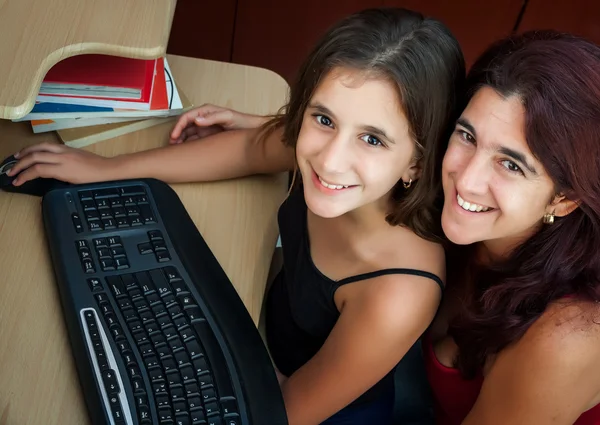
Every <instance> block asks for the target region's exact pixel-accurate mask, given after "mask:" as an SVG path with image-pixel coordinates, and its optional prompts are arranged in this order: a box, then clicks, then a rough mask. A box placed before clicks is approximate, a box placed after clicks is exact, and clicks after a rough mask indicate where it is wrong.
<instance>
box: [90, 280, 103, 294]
mask: <svg viewBox="0 0 600 425" xmlns="http://www.w3.org/2000/svg"><path fill="white" fill-rule="evenodd" d="M87 282H88V285H89V286H90V289H91V290H92V292H95V291H101V290H102V284H101V283H100V279H98V278H95V277H92V278H89V279H88V280H87Z"/></svg>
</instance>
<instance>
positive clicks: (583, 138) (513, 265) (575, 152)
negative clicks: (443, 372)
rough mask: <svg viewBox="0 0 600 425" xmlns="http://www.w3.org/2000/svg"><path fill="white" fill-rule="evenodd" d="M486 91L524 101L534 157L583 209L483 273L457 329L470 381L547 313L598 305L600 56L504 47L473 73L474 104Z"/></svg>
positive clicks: (536, 40) (552, 41)
mask: <svg viewBox="0 0 600 425" xmlns="http://www.w3.org/2000/svg"><path fill="white" fill-rule="evenodd" d="M481 87H491V88H493V89H494V90H496V91H497V92H498V93H499V94H500V95H502V96H504V97H509V96H516V97H518V98H519V99H520V101H521V102H522V104H523V106H524V109H525V114H526V123H525V129H524V131H525V136H526V139H527V143H528V145H529V148H530V149H531V151H532V152H533V154H534V155H535V156H536V158H537V159H538V160H539V161H540V162H541V163H542V165H543V166H544V169H545V170H546V172H547V173H548V175H549V176H550V178H551V179H552V181H553V182H554V184H555V191H556V193H557V194H563V195H565V196H566V197H567V198H568V199H571V200H574V201H577V202H578V204H579V207H578V208H577V209H576V210H574V211H573V212H572V213H570V214H568V215H567V216H565V217H557V218H556V219H555V222H554V224H551V225H543V227H542V228H541V230H540V231H539V232H538V233H537V234H535V235H534V236H533V237H531V238H530V239H528V240H527V241H526V242H525V243H523V244H522V245H521V246H519V247H518V248H517V249H516V250H514V251H513V252H512V254H511V256H510V258H508V259H507V260H506V261H504V262H502V264H495V265H493V266H491V267H486V268H485V269H483V270H479V271H477V272H476V274H475V282H474V288H475V291H476V292H475V294H474V297H473V299H472V300H471V301H470V302H467V303H466V306H467V307H466V310H465V311H464V312H463V314H462V315H459V316H458V318H457V319H456V320H455V321H454V322H453V323H451V326H450V334H451V336H452V337H453V338H454V340H455V341H456V343H457V344H458V346H459V353H460V354H459V357H458V359H457V366H458V367H459V369H461V371H462V372H463V375H464V376H466V377H473V376H474V375H475V374H476V373H477V371H478V370H480V368H481V367H482V366H483V364H484V362H485V359H486V358H487V357H488V356H490V355H493V354H495V353H498V352H499V351H500V350H502V349H503V348H505V347H506V346H508V345H509V344H511V343H513V342H515V341H517V340H518V339H519V338H521V337H522V336H523V334H524V333H525V331H527V329H528V328H529V327H530V326H531V324H532V323H533V322H534V321H535V320H536V319H538V318H539V317H540V315H541V314H542V313H543V312H544V310H545V309H546V308H547V306H548V304H549V303H551V302H553V301H556V300H558V299H560V298H562V297H564V296H566V295H575V296H577V297H579V298H580V299H584V300H591V301H598V300H600V250H599V248H600V47H599V46H597V45H595V44H593V43H591V42H589V41H586V40H584V39H581V38H577V37H574V36H571V35H567V34H561V33H557V32H554V31H537V32H530V33H526V34H523V35H519V36H514V37H511V38H508V39H505V40H502V41H500V42H498V43H496V44H495V45H492V46H491V47H490V48H489V49H488V50H487V51H486V52H485V53H484V54H483V55H482V56H481V57H480V58H479V60H478V61H477V62H476V63H475V64H474V65H473V67H472V69H471V71H470V72H469V75H468V77H467V100H468V99H469V98H471V97H472V96H473V95H474V94H475V93H476V92H477V90H479V89H480V88H481Z"/></svg>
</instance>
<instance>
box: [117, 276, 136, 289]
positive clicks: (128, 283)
mask: <svg viewBox="0 0 600 425" xmlns="http://www.w3.org/2000/svg"><path fill="white" fill-rule="evenodd" d="M121 280H122V281H123V283H124V284H125V287H126V288H127V290H130V289H132V288H137V282H136V281H135V279H134V278H133V275H132V274H122V275H121Z"/></svg>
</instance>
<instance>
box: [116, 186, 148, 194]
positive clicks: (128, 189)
mask: <svg viewBox="0 0 600 425" xmlns="http://www.w3.org/2000/svg"><path fill="white" fill-rule="evenodd" d="M120 192H121V195H145V194H146V190H145V189H144V186H139V185H136V186H124V187H122V188H121V190H120Z"/></svg>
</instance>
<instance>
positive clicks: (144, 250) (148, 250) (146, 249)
mask: <svg viewBox="0 0 600 425" xmlns="http://www.w3.org/2000/svg"><path fill="white" fill-rule="evenodd" d="M138 251H139V252H140V254H142V255H146V254H152V253H153V252H154V250H153V249H152V245H150V242H145V243H141V244H139V245H138Z"/></svg>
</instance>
